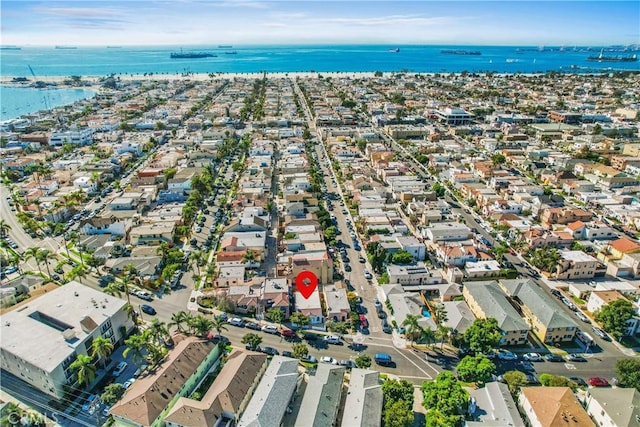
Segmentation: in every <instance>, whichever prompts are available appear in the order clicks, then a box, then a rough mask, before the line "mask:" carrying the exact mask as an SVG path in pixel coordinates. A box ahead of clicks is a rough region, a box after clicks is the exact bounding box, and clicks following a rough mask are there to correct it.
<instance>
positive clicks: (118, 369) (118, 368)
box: [113, 362, 128, 377]
mask: <svg viewBox="0 0 640 427" xmlns="http://www.w3.org/2000/svg"><path fill="white" fill-rule="evenodd" d="M127 366H128V365H127V362H120V363H118V366H116V369H114V370H113V376H114V377H119V376H120V375H122V373H123V372H124V370H125V369H127Z"/></svg>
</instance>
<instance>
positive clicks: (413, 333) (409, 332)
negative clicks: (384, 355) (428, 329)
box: [402, 314, 424, 347]
mask: <svg viewBox="0 0 640 427" xmlns="http://www.w3.org/2000/svg"><path fill="white" fill-rule="evenodd" d="M419 319H420V316H416V315H414V314H407V317H405V319H404V321H403V322H402V326H404V327H405V336H406V337H407V338H409V339H410V340H411V346H412V347H413V345H414V344H415V342H416V341H417V340H419V339H420V337H422V335H423V334H424V329H423V328H422V326H420V324H419V323H418V320H419Z"/></svg>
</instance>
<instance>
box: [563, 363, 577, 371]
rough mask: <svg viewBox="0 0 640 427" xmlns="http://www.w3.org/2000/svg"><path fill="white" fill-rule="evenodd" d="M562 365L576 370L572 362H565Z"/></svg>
mask: <svg viewBox="0 0 640 427" xmlns="http://www.w3.org/2000/svg"><path fill="white" fill-rule="evenodd" d="M564 367H565V368H567V369H570V370H576V369H577V368H576V365H574V364H573V363H565V364H564Z"/></svg>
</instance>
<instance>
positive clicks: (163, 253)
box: [156, 242, 169, 264]
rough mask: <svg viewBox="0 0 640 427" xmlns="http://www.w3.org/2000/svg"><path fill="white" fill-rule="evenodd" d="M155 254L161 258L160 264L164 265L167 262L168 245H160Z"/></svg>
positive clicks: (164, 243) (165, 243) (163, 243)
mask: <svg viewBox="0 0 640 427" xmlns="http://www.w3.org/2000/svg"><path fill="white" fill-rule="evenodd" d="M156 252H157V253H158V254H160V255H161V256H162V263H163V264H164V263H165V262H166V261H167V255H168V254H169V245H168V244H167V242H162V243H160V245H158V249H156Z"/></svg>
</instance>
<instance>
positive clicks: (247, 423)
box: [238, 356, 302, 427]
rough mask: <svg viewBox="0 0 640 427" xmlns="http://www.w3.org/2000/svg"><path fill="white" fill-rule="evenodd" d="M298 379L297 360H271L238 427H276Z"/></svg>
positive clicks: (285, 358)
mask: <svg viewBox="0 0 640 427" xmlns="http://www.w3.org/2000/svg"><path fill="white" fill-rule="evenodd" d="M301 378H302V377H301V376H300V374H299V373H298V360H297V359H291V358H289V357H283V356H274V358H273V359H272V360H271V364H270V365H269V367H268V368H267V370H266V372H265V373H264V376H263V377H262V381H260V384H258V387H257V388H256V389H255V391H254V392H253V397H252V398H251V400H250V401H249V404H248V405H247V408H246V409H245V411H244V414H243V415H242V418H240V422H239V423H238V427H271V426H279V425H280V424H281V423H282V419H283V418H284V415H285V412H286V410H287V408H288V407H289V403H290V402H291V398H292V397H293V395H294V393H295V391H296V389H297V387H298V385H299V383H300V381H301Z"/></svg>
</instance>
